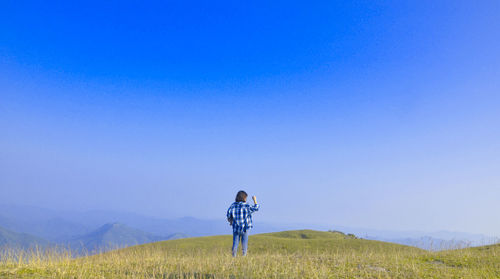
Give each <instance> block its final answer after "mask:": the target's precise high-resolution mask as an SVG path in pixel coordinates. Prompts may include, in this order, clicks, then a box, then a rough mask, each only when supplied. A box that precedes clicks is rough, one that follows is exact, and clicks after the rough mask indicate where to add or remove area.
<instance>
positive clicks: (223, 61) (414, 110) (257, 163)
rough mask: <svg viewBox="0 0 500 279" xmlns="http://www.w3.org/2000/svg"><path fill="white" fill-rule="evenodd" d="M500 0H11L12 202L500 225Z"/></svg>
mask: <svg viewBox="0 0 500 279" xmlns="http://www.w3.org/2000/svg"><path fill="white" fill-rule="evenodd" d="M499 14H500V2H499V1H421V0H419V1H322V2H317V1H305V2H302V1H300V2H299V1H224V2H222V1H200V2H196V1H159V2H149V3H146V1H136V2H127V1H95V2H92V1H82V2H76V1H66V2H61V3H52V4H51V3H47V2H46V1H40V2H21V1H6V3H5V2H4V3H2V8H1V9H0V203H17V204H26V205H37V206H42V207H48V208H56V209H76V210H88V209H114V210H127V211H132V212H137V213H142V214H147V215H153V216H159V217H168V218H172V217H182V216H194V217H199V218H211V219H213V218H224V215H225V211H226V208H227V207H228V206H229V204H230V203H231V202H232V201H233V199H234V196H235V194H236V191H237V190H240V189H244V190H246V191H247V192H248V193H249V194H250V195H257V196H258V198H259V201H260V202H261V204H262V210H261V211H260V212H259V213H258V214H259V217H258V218H259V220H262V221H266V222H312V223H321V224H339V225H344V226H358V227H368V228H375V229H404V230H406V229H419V230H439V229H448V230H460V231H466V232H480V233H487V234H496V235H500V222H499V217H498V216H499V215H498V213H499V212H500V202H499V197H500V124H499V123H500V121H499V120H500V109H499V108H500V93H499V92H500V51H499V50H500V23H499V21H498V15H499Z"/></svg>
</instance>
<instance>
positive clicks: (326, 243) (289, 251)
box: [0, 230, 500, 278]
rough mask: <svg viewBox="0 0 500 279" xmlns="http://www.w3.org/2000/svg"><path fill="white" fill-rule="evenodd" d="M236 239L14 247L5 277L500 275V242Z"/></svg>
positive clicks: (329, 235) (307, 233) (1, 265)
mask: <svg viewBox="0 0 500 279" xmlns="http://www.w3.org/2000/svg"><path fill="white" fill-rule="evenodd" d="M231 241H232V239H231V236H229V235H224V236H211V237H199V238H187V239H177V240H169V241H162V242H156V243H149V244H144V245H139V246H134V247H129V248H125V249H120V250H115V251H111V252H108V253H103V254H99V255H94V256H88V257H83V258H77V259H72V258H71V256H70V255H68V254H60V253H50V252H48V253H41V254H38V255H36V253H35V254H31V255H30V257H29V259H28V260H23V259H19V258H18V256H19V255H18V254H17V255H10V256H7V257H2V260H1V262H0V278H4V277H6V278H9V277H12V278H24V277H26V278H30V277H31V278H500V245H491V246H484V247H478V248H467V249H459V250H449V251H441V252H429V251H425V250H421V249H418V248H414V247H408V246H403V245H397V244H392V243H385V242H380V241H372V240H364V239H355V238H352V237H349V236H346V235H343V234H342V233H337V232H319V231H311V230H301V231H286V232H279V233H269V234H259V235H251V236H250V239H249V252H248V253H249V254H248V256H247V257H237V258H232V257H231V255H230V246H231ZM24 258H26V256H24Z"/></svg>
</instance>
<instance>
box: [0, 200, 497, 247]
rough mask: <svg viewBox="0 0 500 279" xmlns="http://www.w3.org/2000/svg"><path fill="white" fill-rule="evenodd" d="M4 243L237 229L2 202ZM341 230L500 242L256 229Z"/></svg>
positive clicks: (259, 227)
mask: <svg viewBox="0 0 500 279" xmlns="http://www.w3.org/2000/svg"><path fill="white" fill-rule="evenodd" d="M0 228H1V229H0V246H2V245H9V246H18V247H23V248H26V247H30V246H33V245H34V244H35V243H38V244H39V246H48V245H63V246H69V247H71V249H73V250H75V251H78V252H82V251H85V252H89V253H92V252H95V251H101V250H108V249H111V248H117V247H126V246H131V245H136V244H143V243H148V242H155V241H160V240H167V239H176V238H186V237H197V236H210V235H221V234H229V233H231V228H230V227H229V226H228V224H227V222H226V221H225V220H224V218H221V219H219V220H202V219H197V218H193V217H184V218H178V219H161V218H154V217H148V216H142V215H139V214H135V213H127V212H117V211H87V212H77V211H57V210H51V209H45V208H38V207H30V206H19V205H0ZM303 228H309V229H315V230H323V231H326V230H337V231H342V232H345V233H352V234H355V235H357V236H358V237H361V238H365V239H371V240H381V241H387V242H394V243H399V244H404V245H410V246H416V247H419V248H424V249H432V250H440V249H449V248H454V247H464V246H478V245H485V244H491V243H496V242H498V238H494V237H489V236H485V235H481V234H470V233H462V232H447V231H439V232H433V233H429V232H419V231H389V230H386V231H383V230H372V229H362V228H351V227H343V226H329V225H316V224H267V223H265V222H258V223H256V226H255V227H254V229H252V233H266V232H276V231H283V230H296V229H303Z"/></svg>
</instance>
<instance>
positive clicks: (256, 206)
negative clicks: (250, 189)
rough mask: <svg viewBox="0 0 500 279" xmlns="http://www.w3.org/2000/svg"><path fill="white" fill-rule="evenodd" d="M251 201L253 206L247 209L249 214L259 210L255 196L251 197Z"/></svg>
mask: <svg viewBox="0 0 500 279" xmlns="http://www.w3.org/2000/svg"><path fill="white" fill-rule="evenodd" d="M252 200H253V203H254V205H251V206H250V207H249V209H250V213H253V212H255V211H258V210H259V208H260V205H259V204H258V203H257V197H256V196H252Z"/></svg>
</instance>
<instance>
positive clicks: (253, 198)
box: [252, 196, 257, 204]
mask: <svg viewBox="0 0 500 279" xmlns="http://www.w3.org/2000/svg"><path fill="white" fill-rule="evenodd" d="M252 200H253V203H255V204H257V197H256V196H252Z"/></svg>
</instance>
